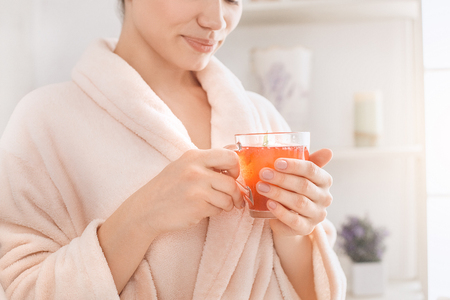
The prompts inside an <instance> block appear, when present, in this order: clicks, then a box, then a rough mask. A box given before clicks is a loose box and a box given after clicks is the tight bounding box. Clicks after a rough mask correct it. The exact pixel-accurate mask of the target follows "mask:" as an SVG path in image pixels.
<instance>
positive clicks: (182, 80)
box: [114, 27, 200, 94]
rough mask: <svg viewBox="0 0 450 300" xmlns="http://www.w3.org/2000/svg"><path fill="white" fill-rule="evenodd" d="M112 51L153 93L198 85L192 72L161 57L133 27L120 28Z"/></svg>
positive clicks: (163, 92) (196, 86)
mask: <svg viewBox="0 0 450 300" xmlns="http://www.w3.org/2000/svg"><path fill="white" fill-rule="evenodd" d="M114 53H115V54H117V55H119V56H120V57H121V58H122V59H124V60H125V61H126V62H127V63H128V64H129V65H130V66H131V67H133V68H134V69H135V70H136V71H137V72H138V73H139V74H140V75H141V77H142V78H143V79H144V81H145V82H146V83H147V84H148V85H149V86H150V87H151V88H152V90H153V91H155V93H157V94H158V91H160V92H161V93H162V94H165V93H166V92H169V91H171V90H173V87H174V86H177V89H178V90H180V89H181V90H184V89H191V88H198V87H200V83H199V82H198V80H197V77H196V76H195V75H194V74H193V72H191V71H189V70H184V69H181V68H179V67H177V66H175V65H173V64H171V63H169V62H168V61H166V60H165V59H164V58H163V57H161V56H160V55H159V54H158V53H156V52H155V51H153V49H152V48H151V47H150V46H149V45H148V44H147V43H146V42H145V41H144V40H143V39H142V38H141V37H140V35H139V33H138V32H136V30H133V28H129V27H128V28H127V27H124V28H122V33H121V35H120V37H119V41H118V43H117V46H116V49H115V50H114Z"/></svg>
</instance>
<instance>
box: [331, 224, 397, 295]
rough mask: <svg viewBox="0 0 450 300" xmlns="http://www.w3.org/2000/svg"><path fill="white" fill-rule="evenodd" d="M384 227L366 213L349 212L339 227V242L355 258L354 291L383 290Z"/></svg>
mask: <svg viewBox="0 0 450 300" xmlns="http://www.w3.org/2000/svg"><path fill="white" fill-rule="evenodd" d="M387 235H388V232H387V230H386V229H384V228H375V227H374V226H373V225H372V222H371V221H370V220H369V218H368V217H367V216H366V217H365V218H360V217H357V216H348V217H347V220H346V222H344V223H343V224H342V227H341V230H339V245H340V247H341V248H342V249H343V250H344V252H345V253H346V254H347V255H348V256H349V257H350V259H351V261H352V268H351V284H350V286H351V289H352V293H353V294H354V295H376V294H382V293H383V292H384V289H385V278H386V277H385V274H384V268H383V263H382V258H383V254H384V252H385V250H386V246H385V243H384V242H385V238H386V236H387Z"/></svg>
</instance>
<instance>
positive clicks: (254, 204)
mask: <svg viewBox="0 0 450 300" xmlns="http://www.w3.org/2000/svg"><path fill="white" fill-rule="evenodd" d="M236 142H237V145H238V147H239V150H237V151H236V153H237V154H238V156H239V165H240V169H241V176H242V178H243V179H244V181H245V185H246V186H247V188H248V189H250V191H251V192H250V195H249V197H248V199H247V200H248V201H247V202H248V205H249V209H250V215H251V216H252V217H254V218H274V216H273V214H272V213H271V212H270V211H269V209H268V208H267V200H268V198H267V197H265V196H263V195H260V194H259V193H258V192H257V190H256V184H257V183H258V181H261V179H260V178H259V172H260V171H261V169H262V168H266V167H268V168H272V169H273V168H274V163H275V161H276V160H277V159H278V158H296V159H306V160H307V159H308V157H309V150H308V149H309V133H308V132H288V133H261V134H246V135H236Z"/></svg>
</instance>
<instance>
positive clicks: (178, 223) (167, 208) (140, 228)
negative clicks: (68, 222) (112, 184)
mask: <svg viewBox="0 0 450 300" xmlns="http://www.w3.org/2000/svg"><path fill="white" fill-rule="evenodd" d="M216 170H226V171H227V172H226V173H227V175H225V174H221V173H220V172H217V171H216ZM238 175H239V159H238V156H237V154H236V153H234V152H233V151H231V150H226V149H214V150H190V151H187V152H186V153H185V154H184V155H182V156H181V157H180V158H179V159H178V160H176V161H174V162H172V163H171V164H169V165H168V166H167V167H166V168H164V170H162V171H161V173H159V174H158V175H157V176H156V177H155V178H153V179H152V180H151V181H150V182H148V183H147V184H146V185H144V186H143V187H142V188H140V189H139V190H138V191H137V192H135V193H134V194H133V195H131V196H130V197H129V198H128V199H127V200H125V201H124V202H123V203H122V205H121V206H120V207H119V208H118V209H117V210H116V211H115V212H114V213H113V214H112V215H111V216H110V217H109V218H108V219H107V220H106V221H105V222H104V223H103V224H102V225H101V226H100V227H99V229H98V231H97V233H98V239H99V242H100V246H101V247H102V249H103V253H104V254H105V258H106V260H107V262H108V265H109V268H110V270H111V274H112V276H113V278H114V283H115V284H116V288H117V292H118V293H119V294H120V293H121V292H122V289H123V288H124V286H125V285H126V284H127V282H128V280H130V278H131V276H132V275H133V273H134V272H135V271H136V269H137V267H138V266H139V264H140V263H141V261H142V258H143V257H144V255H145V253H146V252H147V250H148V247H149V246H150V244H151V243H152V242H153V240H154V239H155V238H156V237H157V236H158V235H160V234H162V233H166V232H170V231H175V230H182V229H186V228H188V227H190V226H193V225H195V224H197V223H198V222H200V221H201V220H202V219H204V218H206V217H210V216H213V215H217V214H219V213H220V212H221V211H222V210H225V211H230V210H232V209H233V207H234V206H236V207H239V208H241V207H244V200H243V199H242V196H241V192H240V189H239V188H238V185H237V184H236V181H235V179H236V178H237V177H238Z"/></svg>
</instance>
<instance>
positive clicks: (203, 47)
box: [183, 36, 218, 53]
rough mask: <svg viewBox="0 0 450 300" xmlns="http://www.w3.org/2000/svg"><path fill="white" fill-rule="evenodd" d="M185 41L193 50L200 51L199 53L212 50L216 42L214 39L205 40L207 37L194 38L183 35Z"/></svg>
mask: <svg viewBox="0 0 450 300" xmlns="http://www.w3.org/2000/svg"><path fill="white" fill-rule="evenodd" d="M183 37H184V39H185V41H186V42H187V43H188V44H189V46H191V47H192V48H193V49H194V50H195V51H198V52H201V53H211V52H213V51H214V50H215V49H216V47H217V44H218V41H216V40H207V39H200V38H194V37H188V36H183Z"/></svg>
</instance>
